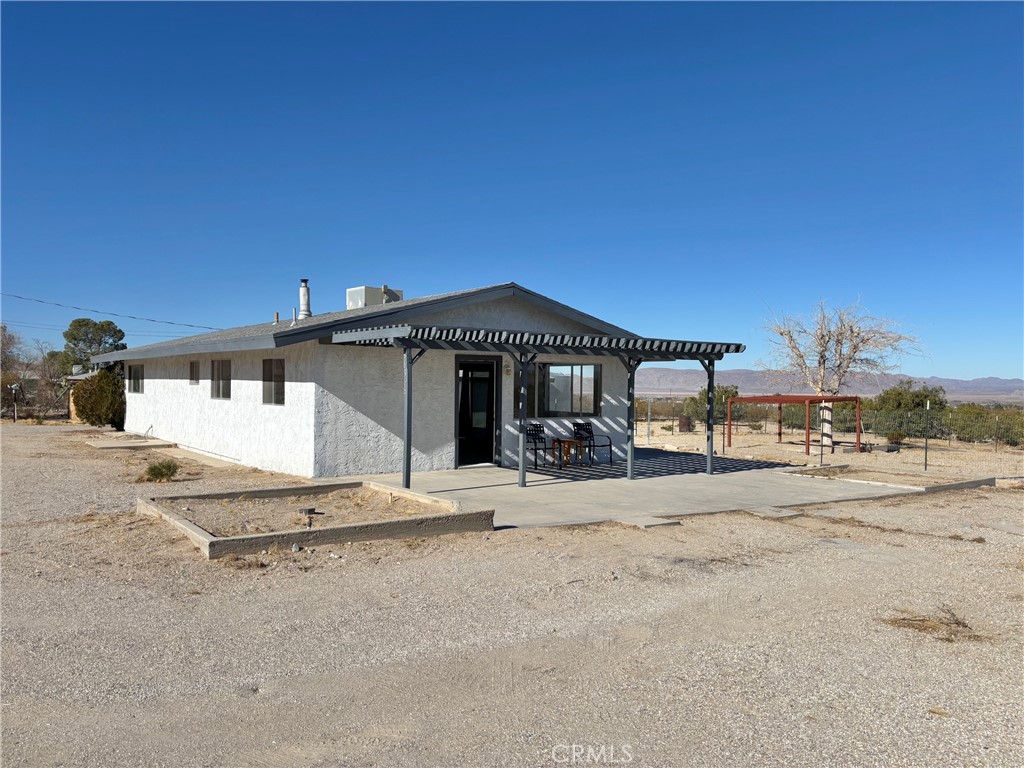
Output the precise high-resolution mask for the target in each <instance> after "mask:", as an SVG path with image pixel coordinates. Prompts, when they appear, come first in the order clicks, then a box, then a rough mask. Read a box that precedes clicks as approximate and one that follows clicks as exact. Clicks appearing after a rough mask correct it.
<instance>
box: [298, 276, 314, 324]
mask: <svg viewBox="0 0 1024 768" xmlns="http://www.w3.org/2000/svg"><path fill="white" fill-rule="evenodd" d="M312 316H313V313H312V311H310V309H309V280H307V279H306V278H302V280H301V281H300V284H299V320H304V319H305V318H307V317H312Z"/></svg>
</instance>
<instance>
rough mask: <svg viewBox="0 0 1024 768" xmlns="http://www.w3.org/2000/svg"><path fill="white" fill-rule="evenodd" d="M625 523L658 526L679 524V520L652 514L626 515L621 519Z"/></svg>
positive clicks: (646, 526) (643, 526)
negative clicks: (652, 515)
mask: <svg viewBox="0 0 1024 768" xmlns="http://www.w3.org/2000/svg"><path fill="white" fill-rule="evenodd" d="M619 522H620V523H622V524H623V525H631V526H633V527H634V528H645V529H646V528H657V527H658V526H659V525H679V521H678V520H671V519H669V518H667V517H651V516H650V515H643V516H641V517H624V518H622V519H621V520H619Z"/></svg>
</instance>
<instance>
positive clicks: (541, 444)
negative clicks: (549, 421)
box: [526, 422, 548, 469]
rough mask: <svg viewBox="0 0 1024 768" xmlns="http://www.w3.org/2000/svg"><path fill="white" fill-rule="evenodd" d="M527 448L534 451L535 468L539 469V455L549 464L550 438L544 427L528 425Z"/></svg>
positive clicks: (534, 424)
mask: <svg viewBox="0 0 1024 768" xmlns="http://www.w3.org/2000/svg"><path fill="white" fill-rule="evenodd" d="M526 447H527V448H528V449H529V450H532V451H533V468H534V469H536V468H537V454H538V453H539V454H540V455H541V456H543V457H544V463H545V464H547V463H548V454H547V450H548V436H547V434H546V433H545V432H544V425H543V424H539V423H536V422H534V423H531V424H527V425H526Z"/></svg>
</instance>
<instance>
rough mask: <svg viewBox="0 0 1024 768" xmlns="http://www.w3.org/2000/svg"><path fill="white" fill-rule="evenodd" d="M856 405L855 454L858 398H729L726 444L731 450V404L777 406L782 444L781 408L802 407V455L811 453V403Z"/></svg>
mask: <svg viewBox="0 0 1024 768" xmlns="http://www.w3.org/2000/svg"><path fill="white" fill-rule="evenodd" d="M854 402H855V403H857V453H860V431H861V430H860V398H859V397H853V396H844V397H840V396H839V395H754V396H751V397H730V398H729V403H728V406H727V409H726V416H725V421H726V432H727V434H728V440H727V444H728V446H729V447H730V448H732V404H733V403H766V404H768V405H777V406H779V422H778V423H779V439H778V441H777V442H780V443H781V442H782V406H783V405H799V404H800V403H803V405H804V453H805V454H807V455H808V456H809V455H810V453H811V403H854Z"/></svg>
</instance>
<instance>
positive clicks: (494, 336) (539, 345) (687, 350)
mask: <svg viewBox="0 0 1024 768" xmlns="http://www.w3.org/2000/svg"><path fill="white" fill-rule="evenodd" d="M331 340H332V342H333V343H335V344H360V345H374V346H395V347H412V348H418V349H447V350H454V351H464V352H507V353H509V354H541V355H611V356H620V357H630V358H642V359H643V360H702V361H711V360H721V359H722V358H723V357H724V356H725V355H727V354H732V353H737V352H742V351H743V350H744V349H745V347H744V345H743V344H733V343H728V342H717V341H683V340H678V339H652V338H644V337H641V336H600V335H588V334H569V333H533V332H529V331H502V330H492V329H487V328H453V327H446V326H437V325H386V326H379V327H375V328H360V329H358V330H352V331H337V332H335V333H334V334H332V337H331Z"/></svg>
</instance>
